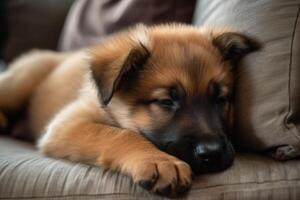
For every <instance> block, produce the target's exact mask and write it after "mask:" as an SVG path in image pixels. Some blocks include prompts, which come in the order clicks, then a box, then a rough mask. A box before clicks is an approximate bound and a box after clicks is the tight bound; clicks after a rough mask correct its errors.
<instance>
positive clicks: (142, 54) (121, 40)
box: [90, 28, 150, 106]
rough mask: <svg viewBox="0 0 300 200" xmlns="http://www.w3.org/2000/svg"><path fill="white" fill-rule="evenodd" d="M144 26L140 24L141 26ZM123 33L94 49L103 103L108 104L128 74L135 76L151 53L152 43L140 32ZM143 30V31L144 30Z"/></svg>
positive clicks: (94, 66) (93, 66)
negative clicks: (150, 45)
mask: <svg viewBox="0 0 300 200" xmlns="http://www.w3.org/2000/svg"><path fill="white" fill-rule="evenodd" d="M139 29H141V28H139ZM135 34H136V32H134V33H132V32H131V33H130V32H129V33H123V34H119V35H116V36H114V37H113V38H112V39H110V40H108V41H106V43H105V44H101V45H99V46H97V47H95V48H93V49H91V51H90V52H91V59H90V65H91V71H92V76H93V78H94V80H95V83H96V86H97V89H98V92H99V98H100V101H101V103H102V105H104V106H105V105H107V104H108V103H109V102H110V100H111V98H112V97H113V94H114V92H115V91H117V90H118V88H119V87H120V84H126V83H123V82H122V80H124V79H125V77H129V78H133V77H134V76H132V75H134V74H137V72H138V71H139V70H141V69H142V67H143V66H144V64H145V62H146V61H147V59H148V57H149V56H150V50H149V45H148V43H147V42H146V41H145V38H144V36H145V35H142V36H141V33H138V34H139V37H142V38H139V37H138V36H137V37H136V35H138V34H136V35H135ZM142 34H144V33H142Z"/></svg>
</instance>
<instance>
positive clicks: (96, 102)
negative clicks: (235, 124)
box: [0, 24, 258, 196]
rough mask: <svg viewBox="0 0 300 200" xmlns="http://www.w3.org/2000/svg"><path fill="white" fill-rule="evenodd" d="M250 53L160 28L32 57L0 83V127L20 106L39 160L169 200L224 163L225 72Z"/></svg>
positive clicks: (249, 44)
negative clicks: (75, 164)
mask: <svg viewBox="0 0 300 200" xmlns="http://www.w3.org/2000/svg"><path fill="white" fill-rule="evenodd" d="M257 48H258V46H257V43H256V42H254V41H253V40H252V39H250V38H248V37H246V36H244V35H242V34H240V33H236V32H230V31H225V30H217V29H213V28H207V27H200V28H196V27H192V26H187V25H182V24H169V25H158V26H153V27H145V26H143V25H138V26H136V27H135V28H132V29H130V30H128V31H125V32H121V33H118V34H116V35H114V36H112V37H111V38H109V39H107V40H105V41H104V42H102V43H101V44H98V45H96V46H94V47H92V48H90V49H88V50H82V51H78V52H73V53H58V52H52V51H33V52H30V53H28V54H26V55H24V56H22V57H21V58H19V59H17V60H16V61H15V62H14V63H12V64H11V65H10V66H9V68H8V70H6V71H5V72H3V73H1V74H0V110H1V111H2V113H1V115H0V116H1V117H0V124H2V125H4V124H5V121H6V120H5V116H7V115H8V114H9V113H16V112H19V111H20V110H22V109H24V107H26V108H27V112H28V125H29V128H30V130H31V133H32V134H31V137H32V138H34V139H36V140H38V143H37V144H38V148H39V150H40V151H41V152H42V153H44V154H46V155H48V156H51V157H55V158H65V159H68V160H72V161H79V162H86V163H90V164H93V165H97V166H101V167H103V168H108V169H110V170H117V171H120V172H121V173H123V174H126V175H129V176H130V177H132V179H133V181H134V182H136V183H138V184H139V185H140V186H142V187H143V188H145V189H147V190H150V191H153V192H156V193H158V194H161V195H168V196H176V195H179V194H182V193H184V192H185V191H187V189H188V188H189V187H190V186H191V174H192V171H193V172H194V173H196V174H197V173H205V172H210V171H218V170H223V169H225V168H227V167H229V166H230V165H231V164H232V162H233V158H234V150H233V147H232V145H231V143H230V142H229V140H228V139H227V136H226V133H227V131H228V127H230V124H231V122H230V120H231V117H230V113H232V112H231V111H232V109H231V97H232V88H233V86H234V83H233V81H234V75H233V70H234V67H235V66H236V65H237V63H238V61H239V60H240V59H241V58H242V57H243V56H244V55H246V54H248V53H250V52H252V51H254V50H257Z"/></svg>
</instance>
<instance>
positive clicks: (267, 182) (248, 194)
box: [0, 136, 300, 200]
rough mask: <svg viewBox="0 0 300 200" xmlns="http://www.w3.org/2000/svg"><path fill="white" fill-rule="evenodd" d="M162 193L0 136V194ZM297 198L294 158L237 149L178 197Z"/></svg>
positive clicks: (299, 173) (298, 171) (299, 180)
mask: <svg viewBox="0 0 300 200" xmlns="http://www.w3.org/2000/svg"><path fill="white" fill-rule="evenodd" d="M33 198H34V199H59V200H60V199H100V198H101V199H135V198H136V199H141V198H143V199H163V198H161V197H158V196H156V195H153V194H150V193H148V192H146V191H144V190H143V189H141V188H140V187H139V186H136V185H135V184H133V183H132V181H131V180H130V179H129V178H128V177H126V176H123V175H120V174H118V173H113V172H110V171H105V170H103V169H101V168H99V167H95V166H89V165H85V164H80V163H72V162H69V161H65V160H56V159H52V158H47V157H45V156H44V155H41V154H40V153H39V152H38V151H37V150H36V149H35V148H34V146H33V145H32V144H28V143H25V142H21V141H17V140H14V139H10V138H7V137H4V136H1V137H0V199H1V200H2V199H33ZM270 198H272V199H278V200H282V199H295V200H296V199H299V198H300V161H299V160H290V161H286V162H279V161H275V160H272V159H270V158H267V157H261V156H254V155H247V154H243V155H238V156H237V159H236V160H235V163H234V165H233V167H231V168H230V169H228V170H226V171H224V172H219V173H213V174H206V175H201V176H197V177H196V178H195V180H194V184H193V187H192V189H191V191H190V193H189V194H188V195H187V196H186V197H184V198H183V199H200V200H202V199H204V200H217V199H224V200H234V199H236V200H243V199H257V200H259V199H270Z"/></svg>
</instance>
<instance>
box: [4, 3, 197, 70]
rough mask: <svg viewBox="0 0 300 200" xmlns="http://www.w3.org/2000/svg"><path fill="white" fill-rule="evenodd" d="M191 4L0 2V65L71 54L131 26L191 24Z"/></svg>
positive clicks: (193, 4)
mask: <svg viewBox="0 0 300 200" xmlns="http://www.w3.org/2000/svg"><path fill="white" fill-rule="evenodd" d="M195 3H196V1H195V0H189V1H182V0H164V1H161V0H44V1H41V0H1V1H0V60H1V62H2V65H3V62H5V63H9V62H10V61H12V59H14V58H15V57H16V56H18V55H19V54H21V53H23V52H25V51H27V50H29V49H33V48H40V49H55V50H60V51H68V50H75V49H79V48H82V47H86V46H88V45H91V44H93V43H95V42H98V41H100V40H101V39H103V38H105V37H106V36H107V35H109V34H112V33H114V32H117V31H119V30H121V29H124V28H127V27H128V26H132V25H134V24H136V23H144V24H148V25H150V24H157V23H162V22H184V23H191V21H192V17H193V12H194V8H195Z"/></svg>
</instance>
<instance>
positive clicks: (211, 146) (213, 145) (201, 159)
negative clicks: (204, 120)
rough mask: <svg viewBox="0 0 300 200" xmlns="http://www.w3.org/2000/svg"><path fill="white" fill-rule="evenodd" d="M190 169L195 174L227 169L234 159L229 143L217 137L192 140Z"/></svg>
mask: <svg viewBox="0 0 300 200" xmlns="http://www.w3.org/2000/svg"><path fill="white" fill-rule="evenodd" d="M192 144H193V159H192V160H191V167H192V168H193V170H194V172H195V173H204V172H213V171H220V170H224V169H226V168H227V167H229V166H230V165H231V164H232V162H233V158H234V150H233V147H232V145H231V143H230V142H229V141H227V140H224V139H222V138H221V137H218V136H206V137H202V138H199V139H198V140H194V142H193V143H192Z"/></svg>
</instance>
